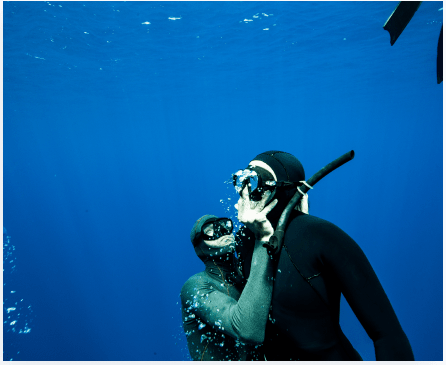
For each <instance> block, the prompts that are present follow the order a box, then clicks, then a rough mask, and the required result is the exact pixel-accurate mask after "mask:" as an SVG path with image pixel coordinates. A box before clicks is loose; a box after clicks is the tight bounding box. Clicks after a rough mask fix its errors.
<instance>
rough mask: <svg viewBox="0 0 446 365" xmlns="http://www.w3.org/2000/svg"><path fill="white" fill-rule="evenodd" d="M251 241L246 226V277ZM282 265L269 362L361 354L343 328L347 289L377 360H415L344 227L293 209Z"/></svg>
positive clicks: (242, 239)
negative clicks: (342, 309) (341, 314)
mask: <svg viewBox="0 0 446 365" xmlns="http://www.w3.org/2000/svg"><path fill="white" fill-rule="evenodd" d="M253 239H254V238H253V235H252V232H251V231H249V230H248V229H247V228H246V227H242V229H240V230H239V231H238V233H237V241H238V244H237V250H238V251H239V255H240V256H241V259H242V262H243V272H244V276H245V277H247V276H248V275H249V266H250V265H249V264H250V262H251V259H250V255H251V252H250V250H249V247H251V248H252V244H251V245H250V242H252V240H253ZM240 244H241V245H240ZM276 265H277V266H276V268H275V281H274V288H273V298H272V302H271V303H272V310H271V312H270V316H271V321H268V323H267V326H266V334H265V337H266V338H265V342H264V346H263V347H264V351H265V356H266V359H267V360H321V361H323V360H338V361H344V360H362V359H361V357H360V355H359V354H358V352H357V351H356V350H355V349H354V348H353V346H352V345H351V343H350V342H349V340H348V339H347V338H346V337H345V335H344V334H343V332H342V330H341V328H340V326H339V309H340V296H341V293H342V294H343V295H344V296H345V298H346V300H347V302H348V303H349V305H350V307H351V308H352V310H353V312H354V313H355V315H356V317H357V318H358V319H359V321H360V322H361V324H362V325H363V327H364V329H365V330H366V332H367V334H368V335H369V337H370V338H371V339H372V340H373V342H374V345H375V354H376V359H377V360H413V359H414V357H413V353H412V349H411V346H410V344H409V341H408V339H407V337H406V335H405V333H404V332H403V330H402V328H401V325H400V323H399V321H398V319H397V317H396V315H395V312H394V310H393V308H392V306H391V304H390V302H389V300H388V298H387V295H386V294H385V292H384V290H383V288H382V286H381V284H380V282H379V280H378V278H377V276H376V274H375V272H374V271H373V269H372V267H371V265H370V263H369V261H368V260H367V258H366V256H365V255H364V253H363V251H362V250H361V248H360V247H359V246H358V245H357V244H356V243H355V241H353V239H352V238H350V237H349V236H348V235H347V234H346V233H345V232H343V231H342V230H341V229H340V228H338V227H337V226H335V225H334V224H332V223H330V222H327V221H325V220H323V219H320V218H317V217H314V216H311V215H305V214H302V213H300V212H297V211H294V212H293V213H292V215H291V217H290V220H289V223H288V227H287V229H286V233H285V237H284V246H283V248H282V251H281V253H280V257H279V258H278V261H277V263H276Z"/></svg>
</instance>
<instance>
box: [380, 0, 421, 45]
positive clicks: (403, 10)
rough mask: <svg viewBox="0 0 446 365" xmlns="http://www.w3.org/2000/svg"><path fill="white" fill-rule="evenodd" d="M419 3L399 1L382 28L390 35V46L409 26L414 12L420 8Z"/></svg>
mask: <svg viewBox="0 0 446 365" xmlns="http://www.w3.org/2000/svg"><path fill="white" fill-rule="evenodd" d="M420 4H421V1H400V3H399V4H398V5H397V7H396V8H395V10H394V11H393V13H392V14H390V16H389V19H387V21H386V22H385V23H384V26H383V28H384V29H385V30H387V31H388V32H389V34H390V45H391V46H393V45H394V43H395V42H396V40H397V39H398V37H399V36H400V35H401V33H403V30H404V28H406V26H407V24H409V22H410V20H411V19H412V17H413V16H414V14H415V12H416V11H417V10H418V8H419V7H420Z"/></svg>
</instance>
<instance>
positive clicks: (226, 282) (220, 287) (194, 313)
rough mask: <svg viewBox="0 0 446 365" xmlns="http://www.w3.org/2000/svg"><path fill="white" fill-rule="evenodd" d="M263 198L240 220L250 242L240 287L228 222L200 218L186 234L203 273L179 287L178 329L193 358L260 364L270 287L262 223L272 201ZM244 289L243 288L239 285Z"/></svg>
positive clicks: (267, 233)
mask: <svg viewBox="0 0 446 365" xmlns="http://www.w3.org/2000/svg"><path fill="white" fill-rule="evenodd" d="M270 195H271V194H269V195H268V194H265V195H264V196H263V199H262V200H261V201H260V202H259V204H256V206H255V207H254V206H253V207H252V209H251V208H250V207H247V208H246V209H245V210H243V209H241V210H240V212H239V215H240V218H239V219H241V220H242V221H243V222H245V224H246V225H247V226H249V227H250V228H251V230H252V232H255V235H256V238H254V239H253V242H254V244H253V245H252V244H251V250H252V246H254V249H253V250H252V252H251V253H252V262H251V265H250V279H249V282H248V283H246V285H245V286H244V282H243V279H242V278H241V275H240V273H239V272H238V270H237V265H236V260H235V256H234V252H235V247H234V246H235V241H234V236H233V235H232V221H231V220H230V219H228V218H220V219H218V218H217V217H216V216H213V215H205V216H203V217H201V218H200V219H199V220H198V221H197V222H196V223H195V225H194V227H193V228H192V231H191V241H192V243H193V245H194V247H195V252H196V253H197V255H198V257H199V258H200V259H201V260H202V261H203V262H204V264H205V265H206V269H205V271H203V272H200V273H198V274H195V275H194V276H192V277H191V278H189V279H188V280H187V282H186V283H185V284H184V285H183V288H182V289H181V294H180V296H181V304H182V317H183V327H184V331H185V333H186V337H187V345H188V348H189V352H190V354H191V357H192V359H193V360H258V359H261V360H263V359H264V358H263V355H261V352H260V351H258V350H256V349H255V345H260V344H261V343H262V342H263V340H264V336H265V326H266V322H267V318H268V312H269V307H270V303H271V294H272V286H273V283H272V281H273V279H272V274H273V266H272V259H271V258H270V256H269V255H268V253H267V250H266V248H264V247H263V244H264V243H265V242H267V241H268V240H269V238H270V237H271V235H272V234H273V233H274V231H273V229H272V226H271V223H270V222H269V221H268V220H267V219H266V214H268V213H269V212H270V211H271V209H273V208H274V206H275V205H276V203H277V201H276V200H275V201H273V202H271V203H270V204H269V205H268V206H266V207H265V205H266V203H267V202H268V201H270V200H271V198H272V196H270ZM243 286H244V287H243Z"/></svg>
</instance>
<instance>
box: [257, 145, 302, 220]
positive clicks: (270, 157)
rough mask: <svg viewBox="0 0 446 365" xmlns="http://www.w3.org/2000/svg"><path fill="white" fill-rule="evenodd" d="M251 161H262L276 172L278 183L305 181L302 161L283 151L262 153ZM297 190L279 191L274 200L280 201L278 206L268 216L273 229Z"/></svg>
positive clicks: (282, 189)
mask: <svg viewBox="0 0 446 365" xmlns="http://www.w3.org/2000/svg"><path fill="white" fill-rule="evenodd" d="M251 161H262V162H264V163H266V164H267V165H268V166H269V167H271V169H272V170H273V171H274V174H275V175H276V177H277V181H292V182H299V181H302V180H305V171H304V168H303V166H302V164H301V163H300V161H299V160H298V159H297V158H296V157H294V156H293V155H292V154H291V153H287V152H282V151H267V152H263V153H260V154H259V155H257V156H256V157H254V158H253V159H252V160H251ZM257 169H259V168H257ZM295 192H296V189H295V188H293V189H284V188H281V189H277V191H276V194H275V195H274V199H277V200H278V203H277V205H276V206H275V207H274V209H273V210H272V211H271V212H270V213H269V214H268V219H269V220H270V222H271V224H272V225H273V227H275V226H276V224H277V222H278V221H279V218H280V215H281V214H282V212H283V210H284V209H285V207H286V206H287V204H288V203H289V201H290V200H291V198H292V197H293V195H294V193H295Z"/></svg>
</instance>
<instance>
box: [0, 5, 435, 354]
mask: <svg viewBox="0 0 446 365" xmlns="http://www.w3.org/2000/svg"><path fill="white" fill-rule="evenodd" d="M396 5H397V2H77V1H76V2H4V3H3V36H4V38H3V47H4V48H3V66H4V68H3V85H4V89H3V91H4V94H3V96H4V97H3V152H4V155H3V156H4V158H3V184H4V185H3V189H4V190H3V199H4V200H3V204H4V207H3V214H4V215H3V221H4V226H5V227H6V228H7V234H8V236H9V237H10V243H11V244H14V246H15V250H14V255H13V260H12V261H13V263H12V264H11V265H14V266H15V268H14V270H13V272H11V270H9V269H10V266H8V265H9V263H6V264H5V267H7V268H8V271H5V273H4V293H3V294H4V300H5V301H9V302H14V301H15V300H16V298H15V297H12V295H18V296H20V299H24V303H26V305H22V306H21V307H20V308H19V309H18V310H20V311H22V316H23V317H26V318H27V319H28V320H31V319H32V322H29V323H28V322H27V323H28V325H29V327H30V328H31V330H30V331H29V332H28V333H22V334H19V333H18V331H16V332H12V331H9V332H7V331H6V330H7V329H11V328H12V327H11V325H10V323H6V324H4V359H5V360H9V359H11V358H12V359H13V360H41V361H42V360H186V359H188V358H189V356H188V351H187V347H186V342H185V338H184V334H183V332H182V328H181V316H180V305H179V304H178V302H179V291H180V288H181V286H182V285H183V283H184V282H185V281H186V280H187V278H189V276H191V275H193V274H195V273H196V272H198V271H201V270H202V269H203V264H202V263H201V261H200V260H199V259H198V258H197V257H196V256H195V253H194V251H193V250H192V246H191V243H190V241H189V231H190V229H191V228H192V225H193V223H194V222H195V220H196V219H197V218H198V217H200V216H202V215H203V214H206V213H210V214H216V215H219V216H230V217H234V208H233V204H234V203H235V198H236V196H235V194H234V193H233V192H232V189H231V188H230V186H229V185H228V184H225V181H226V180H228V178H229V177H230V176H231V173H233V172H235V171H236V170H238V169H240V168H243V167H245V166H247V164H248V162H249V161H250V160H251V159H252V158H253V157H254V156H256V155H257V154H259V153H261V152H264V151H267V150H271V149H277V150H282V151H287V152H290V153H292V154H294V155H295V156H297V157H298V158H299V159H300V160H301V162H302V163H303V165H304V167H305V170H306V173H307V177H309V176H311V175H312V174H313V173H315V172H316V171H317V170H319V169H320V168H321V167H322V166H324V165H325V164H327V163H328V162H330V161H332V160H333V159H335V158H337V157H338V156H340V155H342V154H343V153H345V152H347V151H349V150H352V149H353V150H354V151H355V153H356V156H355V158H354V160H353V161H351V162H349V163H348V164H347V165H345V166H343V167H341V168H340V169H339V170H337V171H336V172H334V173H332V174H331V175H329V176H327V177H326V178H325V179H324V180H322V181H321V182H320V183H319V184H318V185H317V187H316V188H315V189H314V190H313V191H311V193H310V202H311V214H314V215H316V216H319V217H321V218H324V219H326V220H329V221H331V222H333V223H335V224H337V225H338V226H339V227H341V228H342V229H343V230H345V231H346V232H347V233H348V234H349V235H350V236H351V237H353V238H354V239H355V240H356V242H357V243H358V244H359V245H360V246H361V247H362V249H363V250H364V252H365V253H366V255H367V257H368V258H369V260H370V262H371V264H372V266H373V267H374V269H375V271H376V273H377V275H378V277H379V279H380V281H381V283H382V285H383V287H384V289H385V291H386V293H387V295H388V297H389V299H390V301H391V303H392V305H393V307H394V309H395V312H396V314H397V316H398V318H399V320H400V322H401V325H402V327H403V329H404V331H405V332H406V334H407V336H408V338H409V340H410V342H411V345H412V348H413V351H414V354H415V358H416V359H417V360H442V358H443V350H442V347H443V346H442V345H443V328H442V324H443V302H442V298H443V279H442V277H443V271H442V268H443V261H442V258H443V251H442V242H443V240H442V222H443V217H442V213H443V211H442V201H443V197H442V186H443V181H442V177H443V170H442V166H443V161H442V156H443V150H442V148H443V140H442V136H443V84H440V85H437V83H436V54H437V42H438V36H439V33H440V29H441V25H442V22H443V11H442V8H443V3H442V2H423V3H422V4H421V6H420V8H419V10H418V11H417V13H416V14H415V16H414V17H413V19H412V20H411V22H410V23H409V25H408V26H407V28H406V29H405V30H404V32H403V34H402V35H401V36H400V38H399V39H398V40H397V42H396V43H395V45H394V46H390V37H389V34H388V32H386V31H384V30H383V29H382V26H383V24H384V22H385V21H386V20H387V18H388V17H389V15H390V14H391V13H392V11H393V9H394V8H395V6H396ZM265 14H266V15H267V16H266V15H265ZM169 18H173V19H169ZM245 19H246V21H245ZM149 23H150V24H149ZM230 198H231V200H228V199H230ZM11 291H15V292H16V293H13V294H11V293H10V292H11ZM18 296H17V298H18ZM19 304H20V303H19ZM28 305H31V308H32V312H31V311H30V310H28ZM342 305H343V306H342V309H341V325H342V328H343V330H344V332H345V333H346V335H347V336H348V337H349V339H350V340H351V342H352V343H353V345H354V346H355V348H356V349H357V350H358V352H359V353H360V354H361V355H362V357H363V358H364V359H366V360H373V359H374V349H373V343H372V341H371V340H370V339H369V338H368V336H367V334H366V333H365V331H364V330H363V329H362V326H361V325H360V323H359V322H358V321H357V319H356V318H355V316H354V314H353V313H352V311H351V310H350V308H349V307H348V305H347V304H346V303H345V301H343V302H342ZM5 309H6V308H5ZM5 313H6V312H5V311H4V314H3V315H4V319H5V320H6V321H7V314H5ZM15 326H16V327H17V328H18V329H19V328H24V327H23V323H20V321H19V322H17V323H16V324H15ZM17 352H18V353H17Z"/></svg>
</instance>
